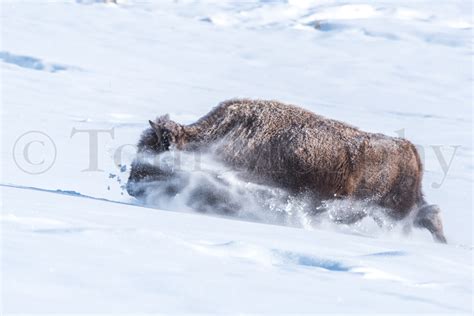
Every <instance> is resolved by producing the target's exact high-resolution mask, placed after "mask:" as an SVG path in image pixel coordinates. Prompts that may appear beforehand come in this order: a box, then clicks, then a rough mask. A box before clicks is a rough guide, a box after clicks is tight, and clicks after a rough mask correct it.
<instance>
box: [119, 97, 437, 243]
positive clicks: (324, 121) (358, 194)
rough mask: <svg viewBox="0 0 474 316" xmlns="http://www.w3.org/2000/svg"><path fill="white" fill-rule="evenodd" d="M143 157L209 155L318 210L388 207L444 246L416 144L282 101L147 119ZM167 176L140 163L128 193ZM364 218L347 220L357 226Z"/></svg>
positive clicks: (238, 102) (233, 103)
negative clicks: (181, 120) (337, 204)
mask: <svg viewBox="0 0 474 316" xmlns="http://www.w3.org/2000/svg"><path fill="white" fill-rule="evenodd" d="M149 123H150V128H149V129H147V130H145V131H144V132H143V134H142V137H141V139H140V141H139V143H138V154H139V155H143V154H148V155H150V154H151V155H159V154H160V153H163V152H165V151H169V150H170V149H175V150H178V151H191V152H193V151H194V152H211V153H212V154H213V155H214V156H215V157H216V158H217V159H219V160H220V161H222V162H223V163H225V164H226V165H227V166H230V167H231V168H233V169H235V170H239V171H242V174H244V175H245V177H247V178H248V179H249V180H250V181H255V182H257V183H266V184H269V185H274V186H276V187H278V188H282V189H285V190H287V191H288V192H290V193H292V194H299V193H309V194H310V195H311V196H312V198H313V199H314V201H315V204H314V205H315V208H314V212H315V213H319V212H321V201H327V200H334V199H342V198H344V199H349V200H354V201H365V202H367V203H370V204H372V205H375V206H379V207H381V208H383V209H384V210H385V212H386V214H387V216H389V217H390V218H392V219H394V220H401V219H404V218H410V219H413V224H414V226H415V227H419V228H426V229H428V230H429V231H430V232H431V234H432V236H433V238H434V239H435V240H436V241H438V242H442V243H446V238H445V236H444V233H443V225H442V222H441V218H440V214H439V213H440V209H439V208H438V207H437V206H436V205H429V204H427V202H426V201H425V199H424V198H423V194H422V189H421V182H422V174H423V168H422V163H421V160H420V157H419V155H418V152H417V150H416V148H415V146H414V145H413V144H412V143H411V142H409V141H408V140H406V139H402V138H396V137H389V136H386V135H383V134H376V133H368V132H364V131H361V130H360V129H358V128H356V127H353V126H351V125H349V124H346V123H343V122H340V121H337V120H333V119H328V118H325V117H323V116H320V115H317V114H314V113H312V112H310V111H308V110H305V109H303V108H300V107H298V106H294V105H289V104H284V103H281V102H278V101H267V100H250V99H232V100H228V101H224V102H222V103H220V104H219V105H218V106H217V107H216V108H214V109H213V110H212V111H211V112H209V113H208V114H207V115H205V116H204V117H202V118H201V119H199V120H198V121H197V122H196V123H193V124H190V125H181V124H178V123H176V122H174V121H172V120H170V119H169V117H168V116H167V115H166V116H162V117H159V118H158V119H156V120H155V121H149ZM170 176H171V175H170V172H169V171H164V170H161V169H160V168H159V167H157V166H155V165H153V164H151V163H146V162H143V161H142V160H139V159H135V161H134V162H133V163H132V168H131V173H130V177H129V181H128V183H127V190H128V192H129V194H130V195H132V196H140V195H141V194H143V193H144V189H143V186H140V185H138V184H140V183H147V182H151V181H160V180H166V179H168V178H169V177H170ZM365 215H367V214H365V213H363V212H361V213H360V214H357V215H355V216H351V217H347V218H344V219H341V221H342V222H345V223H352V222H355V221H357V220H359V219H361V218H363V217H364V216H365Z"/></svg>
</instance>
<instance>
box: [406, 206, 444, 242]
mask: <svg viewBox="0 0 474 316" xmlns="http://www.w3.org/2000/svg"><path fill="white" fill-rule="evenodd" d="M440 212H441V210H440V208H439V207H438V206H437V205H428V204H427V205H424V206H422V207H421V208H420V209H418V213H417V214H416V217H415V220H414V221H413V225H414V226H415V227H418V228H426V229H428V230H429V232H430V233H431V235H432V236H433V238H434V240H435V241H437V242H440V243H443V244H445V243H447V241H446V237H445V236H444V232H443V223H442V221H441V216H440Z"/></svg>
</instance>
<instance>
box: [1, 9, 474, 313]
mask: <svg viewBox="0 0 474 316" xmlns="http://www.w3.org/2000/svg"><path fill="white" fill-rule="evenodd" d="M119 2H120V1H119ZM0 8H1V27H2V36H1V46H0V65H1V104H2V107H1V113H2V114H1V115H2V127H1V131H2V147H1V155H2V156H1V161H2V176H1V195H2V196H1V198H2V199H1V201H2V211H1V217H0V221H1V242H2V248H1V263H2V266H1V275H0V276H1V285H2V289H1V298H2V299H1V301H2V311H4V312H11V313H13V312H29V313H32V312H64V313H78V312H96V313H109V312H110V313H116V312H203V313H212V312H268V313H291V312H313V313H319V312H340V313H350V312H371V313H381V312H390V313H397V312H413V313H415V312H430V313H465V314H470V313H471V312H472V310H473V305H472V304H473V283H472V282H473V279H472V275H473V261H472V260H473V257H472V249H473V247H472V244H473V242H472V229H473V226H474V223H473V216H472V211H473V204H472V196H473V194H472V192H473V191H472V189H473V188H472V185H473V171H474V163H473V147H472V146H473V144H472V125H473V122H472V107H473V104H472V83H473V76H472V44H473V42H472V38H473V37H472V27H473V21H472V2H471V1H461V0H452V1H391V2H387V1H378V0H377V1H366V2H360V1H344V2H334V1H324V0H320V1H319V0H318V1H317V0H300V1H297V0H294V1H293V0H288V1H277V0H275V1H264V0H260V1H258V0H254V1H211V0H209V1H192V0H187V1H184V0H183V1H165V0H163V1H153V2H152V1H147V2H144V1H126V2H122V3H120V4H119V5H114V4H102V3H96V1H77V2H48V3H46V2H44V3H38V2H33V1H29V2H17V1H8V0H7V1H2V3H1V6H0ZM232 97H254V98H268V99H278V100H281V101H286V102H290V103H294V104H299V105H302V106H304V107H306V108H308V109H310V110H312V111H314V112H316V113H318V114H322V115H325V116H328V117H331V118H336V119H339V120H343V121H346V122H349V123H351V124H353V125H356V126H358V127H360V128H362V129H364V130H367V131H373V132H382V133H385V134H387V135H392V136H396V135H398V136H404V137H406V138H408V139H410V140H411V141H413V142H414V143H415V144H417V145H419V148H420V151H421V153H422V156H423V161H424V163H425V169H426V171H425V178H424V191H425V193H426V198H427V200H428V201H429V202H430V203H436V204H439V205H440V207H441V208H442V210H443V214H442V216H443V220H444V225H445V231H446V235H447V238H448V241H449V244H448V245H439V244H434V243H433V242H432V240H431V237H430V236H429V233H428V232H426V231H414V232H413V234H412V235H411V236H409V237H404V236H402V235H401V234H400V233H399V230H398V229H394V230H393V231H392V232H386V231H381V230H379V229H377V228H376V227H374V225H373V224H372V223H370V222H369V221H364V222H363V223H361V224H360V225H357V226H356V227H334V225H322V226H321V227H316V228H313V229H302V228H294V227H284V226H278V225H268V224H265V223H251V222H245V221H239V220H237V219H232V218H221V217H215V216H208V215H203V214H194V213H191V212H189V211H185V210H183V209H172V208H171V209H168V210H158V209H154V208H149V207H143V206H140V205H137V203H136V201H134V199H133V198H131V197H129V196H128V195H127V193H126V192H124V190H123V189H122V188H121V185H123V184H124V181H126V177H127V171H124V170H123V169H122V171H121V170H120V167H121V166H119V165H118V164H121V165H127V166H128V165H129V163H130V160H131V159H132V157H133V146H131V144H135V143H136V141H137V139H138V137H139V134H140V132H141V131H142V130H143V129H144V128H146V127H147V121H148V119H153V118H154V117H156V116H157V115H161V114H164V113H170V115H171V118H172V119H175V120H177V121H179V122H182V123H189V122H192V121H194V120H195V119H197V118H198V117H200V116H201V115H203V114H205V113H207V112H208V111H209V110H210V109H211V108H212V107H213V106H215V105H216V104H217V103H218V102H220V101H222V100H225V99H228V98H232ZM83 130H88V131H90V130H96V131H98V132H99V135H98V142H97V150H96V148H95V146H94V142H93V141H92V142H91V141H90V140H91V139H89V135H88V134H87V133H86V132H84V131H83ZM28 144H29V145H28ZM53 144H54V145H53ZM91 144H92V145H91ZM96 157H97V161H95V158H96ZM50 165H51V168H50V169H48V170H46V171H45V170H44V169H46V168H47V167H49V166H50ZM22 169H23V170H22ZM88 169H93V171H90V170H89V171H88ZM98 170H100V171H98ZM34 173H38V174H34ZM114 175H115V176H114Z"/></svg>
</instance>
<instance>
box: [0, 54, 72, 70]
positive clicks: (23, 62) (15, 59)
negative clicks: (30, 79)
mask: <svg viewBox="0 0 474 316" xmlns="http://www.w3.org/2000/svg"><path fill="white" fill-rule="evenodd" d="M0 60H2V61H3V62H5V63H8V64H13V65H17V66H19V67H22V68H28V69H33V70H40V71H47V72H58V71H62V70H66V69H67V67H65V66H63V65H58V64H49V63H44V62H42V61H41V59H38V58H34V57H30V56H23V55H14V54H10V53H9V52H5V51H1V52H0Z"/></svg>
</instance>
